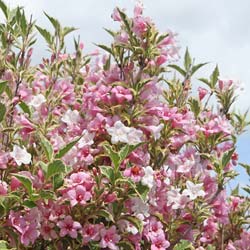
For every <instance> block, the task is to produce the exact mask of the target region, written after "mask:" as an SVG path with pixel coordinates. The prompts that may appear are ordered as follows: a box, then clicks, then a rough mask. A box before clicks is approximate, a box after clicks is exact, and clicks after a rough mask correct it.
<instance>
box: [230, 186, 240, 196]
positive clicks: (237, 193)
mask: <svg viewBox="0 0 250 250" xmlns="http://www.w3.org/2000/svg"><path fill="white" fill-rule="evenodd" d="M239 189H240V185H239V184H238V185H237V186H236V187H235V188H234V189H233V190H232V192H231V195H232V196H238V195H239Z"/></svg>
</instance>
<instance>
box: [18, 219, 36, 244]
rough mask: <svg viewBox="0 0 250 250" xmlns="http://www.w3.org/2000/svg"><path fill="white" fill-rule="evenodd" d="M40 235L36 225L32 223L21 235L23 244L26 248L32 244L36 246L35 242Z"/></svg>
mask: <svg viewBox="0 0 250 250" xmlns="http://www.w3.org/2000/svg"><path fill="white" fill-rule="evenodd" d="M39 235H40V232H39V231H38V230H37V228H36V224H35V223H31V224H29V225H27V226H26V227H25V229H24V230H23V232H22V234H21V243H22V244H24V246H28V245H29V244H30V243H31V244H34V242H35V240H36V239H37V238H38V236H39Z"/></svg>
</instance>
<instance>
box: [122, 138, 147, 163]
mask: <svg viewBox="0 0 250 250" xmlns="http://www.w3.org/2000/svg"><path fill="white" fill-rule="evenodd" d="M142 144H143V143H139V144H136V145H128V144H127V145H125V146H124V147H122V148H121V150H120V151H119V153H118V154H119V158H120V163H121V162H122V161H123V160H125V159H126V157H127V156H128V155H129V154H130V153H131V152H133V151H134V150H135V149H136V148H138V147H139V146H141V145H142Z"/></svg>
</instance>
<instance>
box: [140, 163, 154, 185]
mask: <svg viewBox="0 0 250 250" xmlns="http://www.w3.org/2000/svg"><path fill="white" fill-rule="evenodd" d="M143 169H144V176H143V177H142V180H141V183H142V184H143V185H145V186H148V187H149V188H152V187H153V186H154V183H155V181H154V170H153V169H152V167H151V166H147V167H145V168H143Z"/></svg>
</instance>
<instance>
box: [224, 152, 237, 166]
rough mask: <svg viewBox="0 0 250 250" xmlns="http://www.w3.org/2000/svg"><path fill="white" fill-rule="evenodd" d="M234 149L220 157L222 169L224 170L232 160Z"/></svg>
mask: <svg viewBox="0 0 250 250" xmlns="http://www.w3.org/2000/svg"><path fill="white" fill-rule="evenodd" d="M234 151H235V148H233V149H231V150H230V151H229V152H227V153H225V154H223V156H222V167H223V168H225V167H226V166H227V164H228V163H229V161H230V160H231V158H232V155H233V153H234Z"/></svg>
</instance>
